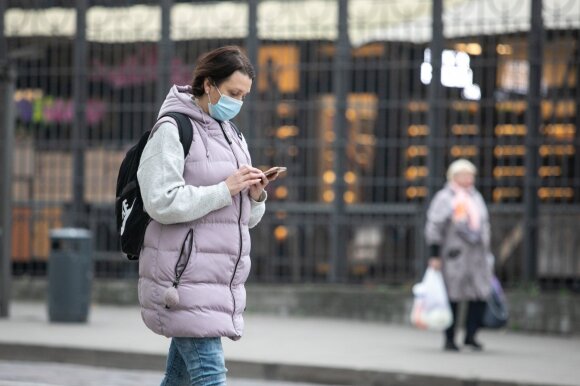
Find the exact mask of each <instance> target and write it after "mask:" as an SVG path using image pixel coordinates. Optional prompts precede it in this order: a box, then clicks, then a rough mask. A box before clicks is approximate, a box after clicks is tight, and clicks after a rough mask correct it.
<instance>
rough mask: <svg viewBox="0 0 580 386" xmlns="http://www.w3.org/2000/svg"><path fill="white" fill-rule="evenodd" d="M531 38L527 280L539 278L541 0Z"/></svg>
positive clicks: (534, 14)
mask: <svg viewBox="0 0 580 386" xmlns="http://www.w3.org/2000/svg"><path fill="white" fill-rule="evenodd" d="M531 7H532V8H531V22H530V34H529V40H528V62H529V68H530V73H529V83H528V95H527V105H528V106H527V109H526V126H527V130H528V132H527V135H526V138H525V145H526V156H525V159H524V163H525V167H526V175H525V178H524V227H525V231H524V244H523V251H524V259H525V260H524V280H526V281H528V282H530V281H532V280H534V279H535V278H536V274H537V261H538V260H537V259H538V144H539V143H538V142H539V138H540V136H539V131H540V125H541V120H542V116H541V109H540V107H541V102H542V100H541V99H542V96H541V91H542V90H541V82H542V62H543V57H544V55H543V44H544V37H545V34H544V25H543V20H542V0H532V4H531Z"/></svg>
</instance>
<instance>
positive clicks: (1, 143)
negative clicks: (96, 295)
mask: <svg viewBox="0 0 580 386" xmlns="http://www.w3.org/2000/svg"><path fill="white" fill-rule="evenodd" d="M5 12H6V2H5V1H0V116H1V117H2V119H0V122H1V123H2V128H3V129H2V131H1V133H0V151H1V153H0V154H1V157H2V158H1V161H0V162H1V163H0V166H1V170H0V173H1V174H0V182H1V183H0V318H7V317H8V316H9V314H10V287H11V280H12V269H11V268H12V158H13V155H14V153H13V151H14V150H13V149H14V146H13V142H14V118H13V108H12V100H13V94H14V83H15V81H16V73H15V71H14V69H13V67H12V66H10V64H9V62H8V52H7V51H8V50H7V48H8V47H7V46H8V45H7V42H6V37H5V35H4V15H5Z"/></svg>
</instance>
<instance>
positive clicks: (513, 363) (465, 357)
mask: <svg viewBox="0 0 580 386" xmlns="http://www.w3.org/2000/svg"><path fill="white" fill-rule="evenodd" d="M47 314H48V313H47V310H46V305H45V304H42V303H16V304H13V305H12V308H11V317H10V318H9V319H0V358H2V359H8V360H20V361H52V362H69V363H77V364H87V365H96V366H109V367H119V368H134V369H135V368H141V369H149V370H155V371H161V370H162V369H163V366H164V361H165V354H166V352H167V348H168V346H169V340H168V339H166V338H164V337H161V336H157V335H155V334H153V333H152V332H150V331H149V330H148V329H147V328H146V327H145V326H144V325H143V323H142V321H141V318H140V314H139V309H138V308H136V307H111V306H100V305H95V306H92V308H91V313H90V317H89V322H88V323H86V324H57V323H49V322H48V317H47ZM459 337H461V334H460V335H459ZM480 340H481V341H482V342H483V343H484V344H485V347H486V349H485V351H484V352H479V353H478V352H471V351H470V350H467V349H464V350H462V352H460V353H446V352H442V351H441V345H442V334H440V333H435V332H428V331H419V330H416V329H413V328H409V327H404V326H395V325H387V324H380V323H370V322H357V321H350V320H348V321H347V320H335V319H321V318H294V317H290V318H283V317H275V316H264V315H252V314H248V315H246V331H245V335H244V338H243V339H242V340H241V341H239V342H232V341H230V340H228V339H224V350H225V355H226V362H227V367H228V369H229V370H230V375H232V376H236V377H248V378H258V379H278V380H287V381H300V382H314V383H316V382H319V383H325V384H336V385H356V386H365V385H374V386H380V385H422V386H426V385H445V386H453V385H472V386H473V385H481V386H483V385H486V386H491V385H497V386H500V385H502V386H507V385H576V386H577V385H580V338H579V337H554V336H551V337H549V336H534V335H528V334H516V333H507V332H502V331H499V332H498V331H482V332H481V334H480Z"/></svg>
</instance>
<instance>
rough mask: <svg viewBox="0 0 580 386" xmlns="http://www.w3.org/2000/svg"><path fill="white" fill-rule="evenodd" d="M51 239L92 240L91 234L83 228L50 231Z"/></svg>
mask: <svg viewBox="0 0 580 386" xmlns="http://www.w3.org/2000/svg"><path fill="white" fill-rule="evenodd" d="M50 238H51V239H90V238H91V232H90V231H89V230H88V229H83V228H58V229H53V230H51V231H50Z"/></svg>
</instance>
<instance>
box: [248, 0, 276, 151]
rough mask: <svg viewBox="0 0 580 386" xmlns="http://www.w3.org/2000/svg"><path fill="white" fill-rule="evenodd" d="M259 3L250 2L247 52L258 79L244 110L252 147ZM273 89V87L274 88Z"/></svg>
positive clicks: (254, 120) (257, 70) (258, 68)
mask: <svg viewBox="0 0 580 386" xmlns="http://www.w3.org/2000/svg"><path fill="white" fill-rule="evenodd" d="M258 1H259V0H248V36H247V38H246V50H247V54H248V59H250V63H252V64H253V66H254V71H255V72H256V77H255V79H254V90H255V91H253V92H251V93H249V94H248V95H247V96H246V101H247V103H246V105H247V106H248V107H247V108H246V109H245V110H243V112H244V115H243V129H244V135H245V136H246V140H247V142H248V143H249V144H250V145H252V143H253V141H252V139H253V138H254V136H255V130H256V105H255V104H256V102H257V98H256V93H257V89H258V72H259V71H260V66H259V63H258V47H259V40H258ZM272 87H273V86H272Z"/></svg>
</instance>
